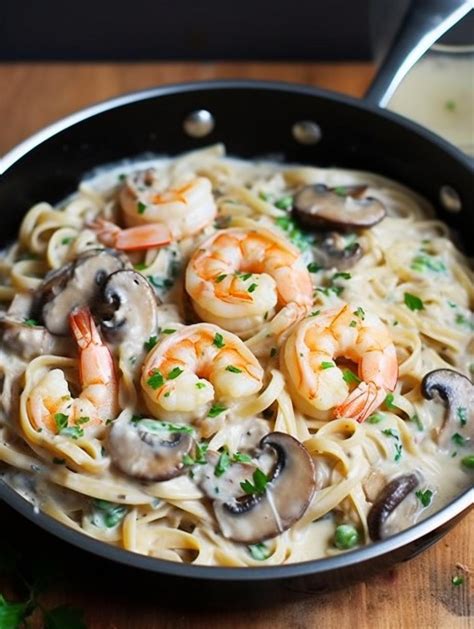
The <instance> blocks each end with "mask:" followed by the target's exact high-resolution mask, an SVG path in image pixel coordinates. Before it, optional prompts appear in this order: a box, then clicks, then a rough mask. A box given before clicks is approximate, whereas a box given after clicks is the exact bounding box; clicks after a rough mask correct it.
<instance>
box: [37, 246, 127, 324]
mask: <svg viewBox="0 0 474 629" xmlns="http://www.w3.org/2000/svg"><path fill="white" fill-rule="evenodd" d="M127 264H128V261H127V259H126V258H125V257H124V256H123V255H122V254H119V253H118V252H117V251H114V250H112V249H90V250H89V251H87V252H85V253H84V254H82V255H81V256H79V257H78V258H77V259H76V260H75V261H74V262H72V263H71V264H68V265H66V266H64V267H62V268H61V269H58V270H57V271H54V272H53V273H52V274H50V275H48V276H46V278H45V280H44V282H43V283H42V285H41V286H40V287H39V289H38V293H37V306H36V310H37V311H38V312H39V316H40V317H41V320H42V321H43V322H44V324H45V326H46V327H47V328H48V330H49V331H50V332H52V333H53V334H58V335H61V336H65V335H67V334H68V333H69V323H68V316H69V313H70V312H71V311H72V310H74V308H77V307H78V306H83V305H89V306H91V308H92V309H93V307H94V303H95V302H96V301H97V300H98V297H99V294H100V290H101V288H102V285H103V283H104V281H105V279H106V278H107V277H108V276H109V275H110V274H111V273H113V272H114V271H118V270H119V269H123V268H125V267H126V266H127Z"/></svg>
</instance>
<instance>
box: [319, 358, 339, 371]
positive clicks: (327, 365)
mask: <svg viewBox="0 0 474 629" xmlns="http://www.w3.org/2000/svg"><path fill="white" fill-rule="evenodd" d="M335 366H336V365H335V364H334V363H331V362H329V361H327V360H323V362H322V363H321V369H331V367H335Z"/></svg>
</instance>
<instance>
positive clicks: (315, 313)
mask: <svg viewBox="0 0 474 629" xmlns="http://www.w3.org/2000/svg"><path fill="white" fill-rule="evenodd" d="M319 314H321V310H313V312H312V313H311V314H310V315H308V316H309V317H317V316H318V315H319Z"/></svg>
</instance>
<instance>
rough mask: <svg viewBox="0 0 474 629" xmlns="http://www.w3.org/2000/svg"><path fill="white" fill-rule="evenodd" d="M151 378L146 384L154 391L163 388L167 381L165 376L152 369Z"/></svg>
mask: <svg viewBox="0 0 474 629" xmlns="http://www.w3.org/2000/svg"><path fill="white" fill-rule="evenodd" d="M150 374H151V375H150V377H149V378H148V380H147V381H146V383H147V384H148V385H149V386H150V387H151V388H152V389H153V390H154V391H156V390H157V389H159V388H160V387H162V386H163V385H164V383H165V379H164V378H163V376H162V375H161V373H160V372H159V370H158V369H152V371H151V372H150Z"/></svg>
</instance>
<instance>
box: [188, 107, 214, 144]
mask: <svg viewBox="0 0 474 629" xmlns="http://www.w3.org/2000/svg"><path fill="white" fill-rule="evenodd" d="M214 124H215V121H214V116H213V115H212V114H211V113H210V112H209V111H207V110H206V109H197V110H196V111H192V112H191V113H190V114H189V115H188V116H186V118H185V119H184V122H183V129H184V131H185V133H187V134H188V135H190V136H191V137H192V138H203V137H204V136H206V135H208V134H209V133H211V131H212V130H213V129H214Z"/></svg>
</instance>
